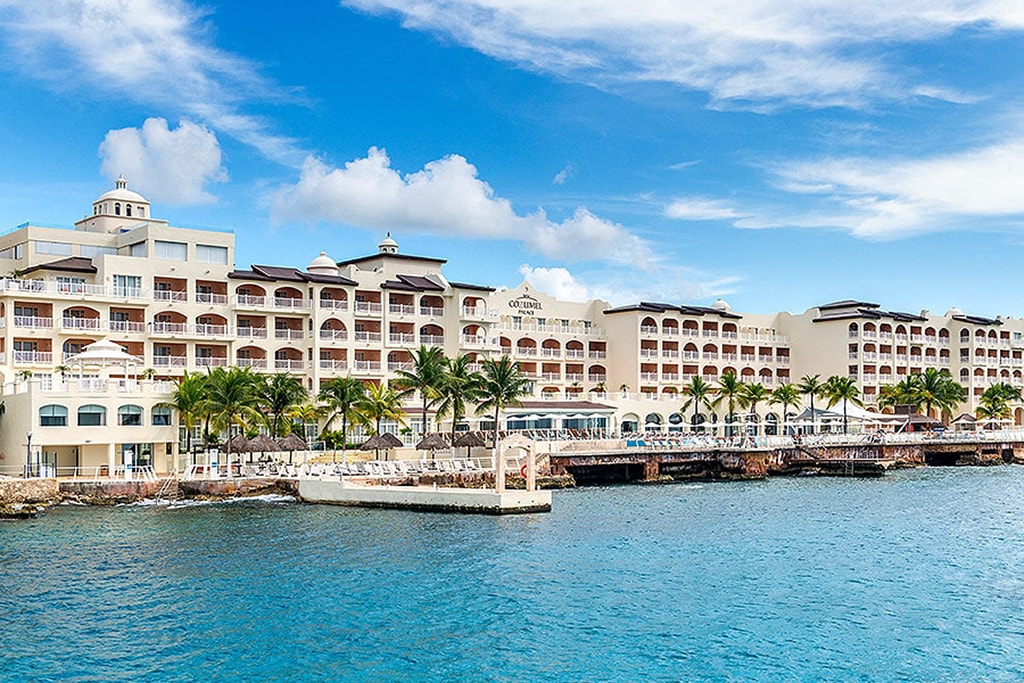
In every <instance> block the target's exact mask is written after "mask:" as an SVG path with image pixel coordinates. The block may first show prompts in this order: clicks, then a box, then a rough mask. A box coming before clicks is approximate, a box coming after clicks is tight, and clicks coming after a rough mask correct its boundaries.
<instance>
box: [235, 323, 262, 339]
mask: <svg viewBox="0 0 1024 683" xmlns="http://www.w3.org/2000/svg"><path fill="white" fill-rule="evenodd" d="M235 336H236V337H238V338H239V339H266V338H267V328H265V327H253V326H251V325H246V326H244V327H236V328H235Z"/></svg>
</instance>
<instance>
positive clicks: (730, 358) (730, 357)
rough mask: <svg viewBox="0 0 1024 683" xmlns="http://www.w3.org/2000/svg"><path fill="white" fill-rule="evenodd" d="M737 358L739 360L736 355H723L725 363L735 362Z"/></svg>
mask: <svg viewBox="0 0 1024 683" xmlns="http://www.w3.org/2000/svg"><path fill="white" fill-rule="evenodd" d="M736 358H737V356H736V354H735V353H723V354H722V360H724V361H730V362H735V361H736ZM744 360H746V359H744Z"/></svg>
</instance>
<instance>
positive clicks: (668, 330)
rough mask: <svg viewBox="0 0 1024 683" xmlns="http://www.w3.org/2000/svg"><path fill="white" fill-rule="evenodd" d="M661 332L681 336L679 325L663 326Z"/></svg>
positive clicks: (671, 335) (670, 335) (668, 335)
mask: <svg viewBox="0 0 1024 683" xmlns="http://www.w3.org/2000/svg"><path fill="white" fill-rule="evenodd" d="M661 333H662V334H663V335H665V336H667V337H678V336H679V328H678V327H663V328H661Z"/></svg>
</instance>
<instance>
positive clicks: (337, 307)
mask: <svg viewBox="0 0 1024 683" xmlns="http://www.w3.org/2000/svg"><path fill="white" fill-rule="evenodd" d="M320 308H322V309H325V310H329V311H347V310H348V299H320Z"/></svg>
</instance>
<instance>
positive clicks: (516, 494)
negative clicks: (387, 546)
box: [299, 479, 551, 515]
mask: <svg viewBox="0 0 1024 683" xmlns="http://www.w3.org/2000/svg"><path fill="white" fill-rule="evenodd" d="M299 498H301V499H302V500H303V501H306V502H307V503H327V504H331V505H350V506H355V507H376V508H394V509H400V510H423V511H431V512H468V513H478V514H487V515H511V514H522V513H527V512H550V511H551V492H550V491H518V490H506V491H501V492H499V491H495V490H493V489H459V488H434V487H433V486H365V485H359V484H355V483H352V482H343V481H340V480H338V479H301V480H299Z"/></svg>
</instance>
